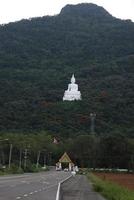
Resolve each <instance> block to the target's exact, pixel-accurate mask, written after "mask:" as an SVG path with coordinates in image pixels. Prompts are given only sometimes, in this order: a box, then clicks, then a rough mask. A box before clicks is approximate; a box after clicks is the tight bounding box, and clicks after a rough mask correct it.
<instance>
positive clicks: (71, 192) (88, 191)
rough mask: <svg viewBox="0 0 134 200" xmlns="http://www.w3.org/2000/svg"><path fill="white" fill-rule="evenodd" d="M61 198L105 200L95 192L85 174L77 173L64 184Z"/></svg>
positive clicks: (68, 199) (69, 199) (63, 199)
mask: <svg viewBox="0 0 134 200" xmlns="http://www.w3.org/2000/svg"><path fill="white" fill-rule="evenodd" d="M61 191H62V198H61V200H105V199H104V198H103V197H102V196H100V195H99V194H98V193H96V192H94V191H93V189H92V185H91V183H89V180H88V179H87V177H86V176H84V175H76V176H75V177H71V178H70V179H69V180H68V181H66V182H65V183H63V184H62V190H61Z"/></svg>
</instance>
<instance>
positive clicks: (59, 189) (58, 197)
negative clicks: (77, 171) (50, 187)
mask: <svg viewBox="0 0 134 200" xmlns="http://www.w3.org/2000/svg"><path fill="white" fill-rule="evenodd" d="M71 177H72V175H70V176H69V177H67V178H66V179H64V180H63V181H60V182H59V184H58V189H57V193H56V200H61V199H60V191H61V184H62V183H64V182H65V181H67V180H68V179H69V178H71Z"/></svg>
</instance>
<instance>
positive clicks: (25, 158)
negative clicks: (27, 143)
mask: <svg viewBox="0 0 134 200" xmlns="http://www.w3.org/2000/svg"><path fill="white" fill-rule="evenodd" d="M27 153H28V149H25V151H24V169H26V167H27Z"/></svg>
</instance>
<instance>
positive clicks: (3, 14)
mask: <svg viewBox="0 0 134 200" xmlns="http://www.w3.org/2000/svg"><path fill="white" fill-rule="evenodd" d="M83 2H84V3H96V4H97V5H100V6H103V7H104V8H105V9H106V10H107V11H109V12H110V13H111V14H112V15H113V16H115V17H118V18H121V19H131V20H132V21H134V0H84V1H83V0H0V24H2V23H8V22H12V21H18V20H20V19H24V18H31V17H37V16H44V15H54V14H58V13H59V12H60V10H61V8H62V7H64V6H65V5H66V4H77V3H83Z"/></svg>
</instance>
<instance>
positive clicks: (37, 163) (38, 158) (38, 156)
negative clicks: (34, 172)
mask: <svg viewBox="0 0 134 200" xmlns="http://www.w3.org/2000/svg"><path fill="white" fill-rule="evenodd" d="M39 160H40V151H38V155H37V162H36V168H38V166H39Z"/></svg>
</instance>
